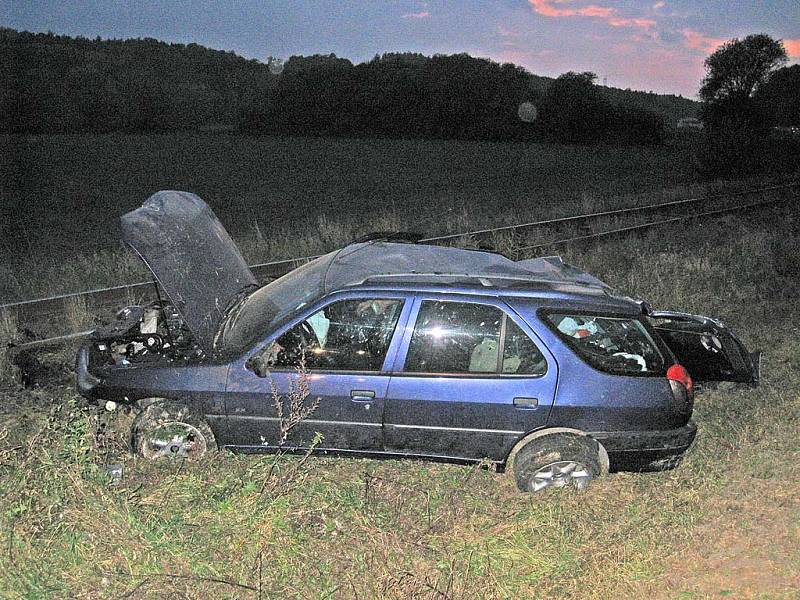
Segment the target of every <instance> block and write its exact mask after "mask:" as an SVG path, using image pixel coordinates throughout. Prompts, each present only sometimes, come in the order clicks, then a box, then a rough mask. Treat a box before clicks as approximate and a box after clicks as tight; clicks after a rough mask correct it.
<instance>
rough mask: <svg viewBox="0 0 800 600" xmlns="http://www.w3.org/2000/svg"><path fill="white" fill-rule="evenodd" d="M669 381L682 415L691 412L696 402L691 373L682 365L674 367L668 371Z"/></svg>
mask: <svg viewBox="0 0 800 600" xmlns="http://www.w3.org/2000/svg"><path fill="white" fill-rule="evenodd" d="M667 380H668V381H669V387H670V389H671V390H672V396H673V398H674V399H675V402H676V403H677V405H678V407H677V408H678V409H679V410H680V412H682V413H687V412H689V411H690V410H691V409H692V405H693V400H694V384H693V383H692V378H691V376H690V375H689V372H688V371H687V370H686V369H684V368H683V366H681V365H678V364H675V365H672V366H671V367H670V368H669V369H667Z"/></svg>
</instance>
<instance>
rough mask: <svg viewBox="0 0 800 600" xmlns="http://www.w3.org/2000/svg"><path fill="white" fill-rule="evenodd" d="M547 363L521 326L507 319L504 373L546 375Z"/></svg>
mask: <svg viewBox="0 0 800 600" xmlns="http://www.w3.org/2000/svg"><path fill="white" fill-rule="evenodd" d="M546 372H547V361H546V360H545V358H544V356H543V355H542V353H541V352H540V351H539V348H537V347H536V344H534V343H533V340H531V338H529V337H528V336H527V335H526V334H525V332H524V331H522V329H520V328H519V325H517V324H516V323H514V321H512V320H511V319H509V318H508V317H506V333H505V340H504V345H503V373H513V374H516V375H544V374H545V373H546Z"/></svg>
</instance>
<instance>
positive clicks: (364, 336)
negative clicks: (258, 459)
mask: <svg viewBox="0 0 800 600" xmlns="http://www.w3.org/2000/svg"><path fill="white" fill-rule="evenodd" d="M122 231H123V238H124V240H125V242H126V243H127V244H128V245H129V246H130V247H131V248H132V249H133V250H134V251H135V252H136V253H137V254H138V255H139V256H140V257H141V258H142V259H143V260H144V262H145V263H146V264H147V266H148V267H149V268H150V269H151V271H152V273H153V275H154V277H155V280H156V281H157V288H160V290H161V292H160V294H161V295H160V296H159V300H158V301H157V302H154V303H152V304H150V305H147V306H133V307H128V308H126V309H123V310H122V311H120V313H119V314H118V315H117V319H116V320H115V321H113V322H112V323H111V324H110V325H108V326H106V327H104V328H101V329H98V330H97V331H95V332H94V334H93V335H92V337H91V339H90V340H89V341H88V342H86V343H85V344H84V345H83V346H82V347H81V349H80V350H79V353H78V361H77V384H78V389H79V391H80V393H81V394H83V395H84V396H86V397H87V398H90V399H93V400H95V401H106V402H109V401H110V402H113V403H124V404H130V405H133V406H134V408H135V410H136V411H137V412H138V415H137V417H136V419H135V421H134V424H133V431H132V444H133V449H134V450H135V451H136V452H137V453H139V454H141V455H143V456H145V457H152V458H158V457H183V458H193V457H196V456H199V455H201V454H203V453H204V452H206V451H209V450H211V449H214V448H226V449H230V450H234V451H241V452H276V451H284V450H285V451H290V452H308V451H311V452H314V453H330V454H337V455H357V456H369V457H393V458H419V459H427V460H434V461H446V462H457V463H464V462H466V463H469V462H480V461H487V460H488V461H490V462H491V463H492V464H494V465H495V466H496V468H497V470H498V471H503V470H505V469H506V467H510V468H509V470H510V471H511V473H512V474H513V476H514V478H515V481H516V483H517V485H518V486H519V488H520V489H521V490H523V491H539V490H542V489H546V488H552V487H567V486H571V487H576V488H583V487H585V486H586V485H587V484H588V483H589V481H590V480H591V479H593V478H595V477H597V476H599V475H601V474H602V473H604V472H606V471H608V470H630V469H634V470H658V469H665V468H671V467H674V466H676V465H677V464H678V462H679V461H680V459H681V457H682V456H683V454H684V453H685V452H686V450H687V449H688V448H689V446H690V445H691V444H692V441H693V440H694V437H695V434H696V432H697V427H696V425H695V423H694V422H693V421H692V419H691V416H692V408H693V400H694V385H695V383H696V382H706V381H732V382H739V383H746V384H756V383H757V382H758V368H759V366H758V363H759V360H758V354H757V353H754V354H750V353H749V352H748V351H747V350H746V349H745V348H744V346H743V345H742V343H741V342H740V341H739V340H738V339H737V337H736V336H735V335H734V334H733V333H732V332H731V331H730V330H729V329H727V328H726V327H725V326H724V325H722V324H721V323H720V322H719V321H716V320H713V319H709V318H706V317H700V316H695V315H688V314H683V313H678V312H659V311H654V310H652V309H651V308H650V306H649V305H648V304H647V303H646V302H644V301H641V300H634V299H631V298H628V297H624V296H620V295H618V294H616V293H615V292H614V291H613V290H612V289H611V288H610V287H609V286H608V285H606V284H604V283H603V282H602V281H599V280H598V279H597V278H595V277H593V276H592V275H590V274H588V273H585V272H583V271H581V270H579V269H577V268H575V267H573V266H570V265H567V264H565V263H563V262H562V261H561V260H560V259H559V258H556V257H547V258H537V259H531V260H521V261H513V260H510V259H509V258H506V257H505V256H502V255H499V254H495V253H491V252H485V251H474V250H463V249H458V248H451V247H438V246H432V245H422V244H416V243H401V242H397V241H391V240H388V239H386V236H383V237H378V238H376V239H368V240H366V241H361V242H358V243H353V244H350V245H348V246H346V247H344V248H342V249H340V250H336V251H334V252H331V253H329V254H326V255H324V256H321V257H319V258H317V259H315V260H313V261H311V262H308V263H307V264H304V265H303V266H301V267H299V268H297V269H295V270H293V271H291V272H290V273H288V274H287V275H284V276H283V277H280V278H279V279H276V280H274V281H271V282H270V283H267V284H266V285H264V286H259V285H258V284H257V282H256V279H255V277H254V276H253V274H252V272H251V271H250V269H249V268H248V266H247V265H246V263H245V261H244V259H243V258H242V255H241V253H240V252H239V250H238V248H237V247H236V245H235V244H234V243H233V241H232V240H231V238H230V237H229V236H228V234H227V233H226V231H225V229H224V228H223V227H222V225H221V223H220V222H219V221H218V220H217V218H216V217H215V216H214V214H213V213H212V211H211V210H210V209H209V207H208V206H207V205H206V204H205V203H204V202H203V201H202V200H201V199H200V198H198V197H197V196H195V195H193V194H190V193H186V192H175V191H164V192H158V193H157V194H155V195H153V196H152V197H150V198H149V199H148V200H147V201H146V202H145V204H144V205H143V206H142V207H141V208H139V209H137V210H135V211H132V212H130V213H128V214H126V215H124V216H123V217H122Z"/></svg>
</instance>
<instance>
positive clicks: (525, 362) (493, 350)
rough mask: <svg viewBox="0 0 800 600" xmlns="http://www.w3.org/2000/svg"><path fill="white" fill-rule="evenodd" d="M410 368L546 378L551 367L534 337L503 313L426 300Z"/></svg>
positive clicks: (410, 350)
mask: <svg viewBox="0 0 800 600" xmlns="http://www.w3.org/2000/svg"><path fill="white" fill-rule="evenodd" d="M504 328H505V336H504V335H503V332H504ZM503 337H505V346H504V348H503V350H502V354H501V348H500V346H501V344H502V343H503ZM501 356H502V360H501ZM405 370H406V371H410V372H413V373H498V372H502V373H509V374H531V375H541V374H542V373H544V372H545V371H546V370H547V363H546V361H545V360H544V357H543V356H542V354H541V352H540V351H539V349H538V348H537V347H536V345H535V344H534V343H533V342H532V341H531V339H530V338H529V337H528V336H527V335H525V333H524V332H523V331H522V330H521V329H520V328H519V327H518V326H517V325H516V324H515V323H514V322H513V321H512V320H511V319H508V318H507V317H506V315H505V314H504V313H503V312H502V311H501V310H500V309H498V308H495V307H493V306H486V305H483V304H471V303H466V302H436V301H425V302H423V303H422V306H421V307H420V311H419V315H418V316H417V322H416V325H415V326H414V333H413V334H412V336H411V343H410V345H409V348H408V356H407V358H406V365H405Z"/></svg>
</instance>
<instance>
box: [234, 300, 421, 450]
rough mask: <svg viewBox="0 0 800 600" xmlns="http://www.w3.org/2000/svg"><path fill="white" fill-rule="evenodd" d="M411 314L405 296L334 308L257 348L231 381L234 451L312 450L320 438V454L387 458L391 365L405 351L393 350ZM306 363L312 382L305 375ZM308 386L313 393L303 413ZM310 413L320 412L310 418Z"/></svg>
mask: <svg viewBox="0 0 800 600" xmlns="http://www.w3.org/2000/svg"><path fill="white" fill-rule="evenodd" d="M410 306H411V302H410V301H406V298H405V296H404V295H403V294H398V293H392V292H388V293H385V294H383V293H382V294H381V295H380V296H354V295H350V296H348V297H345V298H339V299H336V300H331V301H328V302H326V303H323V304H322V305H321V306H317V307H315V308H314V309H312V310H310V311H308V312H306V313H305V314H304V315H303V316H301V317H299V318H297V319H295V320H293V321H292V322H291V323H290V324H288V325H285V326H284V327H281V328H280V329H279V330H278V331H277V332H275V334H274V335H272V336H270V337H269V338H267V339H266V340H265V341H264V342H263V343H262V344H260V345H259V346H257V347H256V348H254V351H253V352H251V353H250V354H249V356H247V357H245V358H243V359H242V360H241V361H240V363H237V364H235V365H234V366H233V367H232V368H231V372H230V375H229V377H228V385H227V412H228V419H227V420H228V431H229V434H230V439H232V440H235V443H234V444H232V445H235V446H242V447H247V448H249V449H251V450H253V449H264V450H274V449H277V448H280V447H284V448H292V449H294V448H309V447H311V446H312V445H314V440H315V438H316V437H317V436H320V437H319V439H318V440H317V442H316V445H315V448H316V449H317V450H328V451H356V452H358V451H361V452H370V451H382V449H383V432H382V419H383V409H384V402H385V398H386V390H387V388H388V385H389V375H388V372H387V368H386V365H387V364H391V362H392V358H393V356H394V353H395V349H394V348H395V346H396V345H397V344H398V343H399V340H397V341H394V342H393V336H394V330H395V328H396V327H397V325H398V323H401V322H402V319H404V318H407V313H408V309H410ZM301 360H304V361H305V366H306V369H307V376H306V377H305V378H302V377H301V376H300V375H299V371H298V368H299V366H300V363H301ZM303 379H305V382H303ZM303 385H307V392H308V393H307V397H306V399H305V401H304V402H303V403H302V406H301V405H299V404H297V401H298V398H299V397H300V396H302V395H303V393H302V392H303V390H302V386H303ZM276 397H278V398H279V400H280V401H279V404H280V409H279V408H278V405H277V404H276V400H275V398H276ZM293 400H294V402H295V407H294V408H293V407H292V403H293ZM303 407H306V408H305V409H303ZM309 407H315V408H313V411H311V412H308V411H309ZM304 410H305V412H304ZM297 417H302V418H297Z"/></svg>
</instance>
